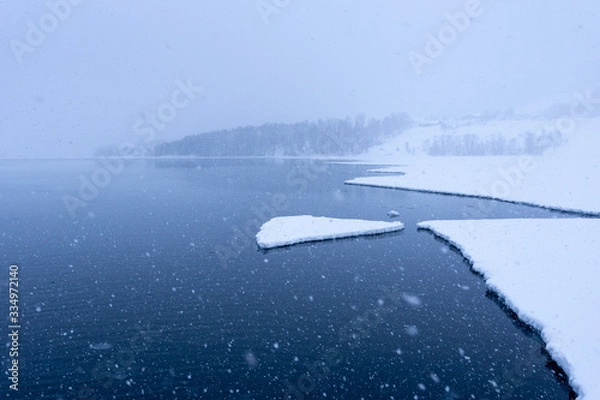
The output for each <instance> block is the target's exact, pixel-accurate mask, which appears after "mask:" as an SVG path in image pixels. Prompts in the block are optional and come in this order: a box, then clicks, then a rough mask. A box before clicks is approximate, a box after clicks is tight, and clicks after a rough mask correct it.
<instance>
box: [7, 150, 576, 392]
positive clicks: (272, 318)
mask: <svg viewBox="0 0 600 400" xmlns="http://www.w3.org/2000/svg"><path fill="white" fill-rule="evenodd" d="M103 168H105V167H104V166H102V164H100V163H98V162H94V161H72V162H35V163H33V162H2V163H1V164H0V176H2V180H1V181H0V182H1V183H0V206H1V207H0V210H1V211H0V227H1V228H0V236H1V241H0V246H1V249H2V252H3V254H4V257H3V258H4V260H5V262H4V263H5V264H6V265H7V266H8V265H9V264H10V263H12V262H16V263H18V264H19V265H20V280H21V306H22V326H23V329H22V334H23V337H22V344H23V347H22V354H21V359H22V369H21V371H20V379H21V381H20V383H21V384H20V395H21V398H28V399H40V398H46V397H47V398H65V399H84V398H98V399H101V398H102V399H103V398H112V397H113V396H114V397H115V398H141V397H143V396H146V397H150V398H152V397H153V398H179V399H187V398H206V399H212V398H219V399H228V398H231V399H233V398H236V399H237V398H246V399H266V398H285V397H284V396H287V397H288V398H301V397H300V396H304V398H317V397H322V396H324V395H326V396H327V397H328V398H361V397H364V398H367V399H369V398H373V399H374V398H390V399H391V398H395V399H408V398H410V399H413V398H418V399H435V400H440V399H469V398H472V397H471V396H474V397H475V398H488V399H533V398H535V399H537V398H551V399H565V400H566V399H569V398H571V397H573V393H572V392H570V388H569V387H568V385H567V383H566V378H565V377H564V376H561V371H560V370H558V369H557V368H555V365H554V364H553V363H552V362H551V360H550V359H549V357H548V355H547V353H546V352H545V350H544V343H543V342H542V341H541V339H540V337H539V336H538V334H537V333H536V332H535V331H533V330H532V329H531V328H530V327H528V326H526V325H524V324H522V323H521V322H519V321H518V320H517V319H516V318H514V315H513V314H512V313H511V312H510V311H509V310H508V309H507V308H506V307H505V305H503V304H502V303H501V302H500V301H499V300H498V299H497V298H496V296H494V295H493V294H492V293H490V292H489V291H488V290H487V289H486V285H485V283H484V281H483V279H482V278H481V276H479V275H477V274H475V273H473V272H472V271H471V270H470V266H469V264H468V262H467V261H466V260H465V259H464V258H463V257H462V256H461V255H460V254H459V253H458V252H456V251H454V250H452V249H451V248H450V247H449V246H448V245H447V244H445V243H444V242H442V241H440V240H436V239H435V238H434V237H432V235H430V234H428V233H427V232H419V231H418V230H417V227H416V224H417V222H419V221H424V220H436V219H462V218H465V216H466V215H468V216H469V218H471V219H473V218H521V217H527V218H529V217H536V218H552V217H557V218H561V217H564V216H568V217H571V215H565V214H561V213H557V212H552V211H549V210H542V209H536V208H532V207H527V206H522V205H516V204H507V203H502V202H496V201H490V200H483V199H476V198H455V197H450V196H441V195H435V194H427V193H418V192H404V191H390V190H385V189H374V188H366V187H360V186H349V185H344V181H345V180H348V179H351V178H353V177H355V176H359V175H362V174H364V173H365V171H366V167H364V166H362V167H361V166H349V165H345V166H344V165H327V164H324V163H322V162H308V161H306V162H303V161H285V162H282V161H279V162H274V161H261V160H253V161H251V160H197V161H192V160H187V161H166V160H163V161H138V162H130V163H128V164H127V165H126V166H125V168H124V170H123V171H122V172H120V173H117V175H111V178H110V180H109V181H107V184H106V185H105V186H104V187H99V188H97V189H98V190H97V193H95V195H93V194H94V192H93V191H92V192H87V195H89V196H88V197H87V198H86V200H84V202H85V204H86V206H85V207H80V208H77V209H76V210H75V211H74V214H75V217H74V218H72V217H71V216H70V213H69V212H68V210H67V208H66V207H65V204H64V203H63V196H64V195H65V194H68V195H72V196H73V197H75V198H80V195H79V190H80V186H81V182H82V180H81V177H82V176H83V178H84V179H83V181H85V180H86V179H90V180H91V179H92V177H94V176H95V177H96V178H98V177H99V176H100V175H101V172H97V171H99V170H101V169H103ZM84 194H86V192H84ZM389 210H396V211H398V213H399V214H400V215H399V220H400V221H402V222H403V223H404V225H405V229H404V230H403V231H401V232H398V233H391V234H386V235H384V236H378V237H377V238H374V239H370V238H360V239H356V238H349V239H343V240H336V241H330V242H323V243H318V244H310V243H307V244H302V245H298V246H293V247H287V248H282V249H275V250H271V251H268V252H263V251H260V250H259V249H258V247H257V245H256V242H255V238H254V234H256V232H258V229H259V227H260V226H261V225H262V224H263V223H264V222H266V221H268V220H269V219H270V218H273V217H275V216H280V215H306V214H310V215H327V216H331V217H335V218H360V219H366V220H388V217H387V213H388V212H389ZM72 211H73V210H72ZM1 279H2V280H3V281H4V280H7V279H8V271H7V270H6V277H5V278H1ZM7 360H8V358H7V355H3V356H2V362H3V364H4V365H3V367H4V368H6V362H7ZM415 396H418V397H415Z"/></svg>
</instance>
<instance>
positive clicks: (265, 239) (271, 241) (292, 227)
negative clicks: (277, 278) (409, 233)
mask: <svg viewBox="0 0 600 400" xmlns="http://www.w3.org/2000/svg"><path fill="white" fill-rule="evenodd" d="M403 228H404V225H402V223H401V222H385V221H367V220H360V219H339V218H326V217H313V216H311V215H297V216H290V217H276V218H273V219H271V220H270V221H267V222H265V223H264V224H263V225H262V226H261V228H260V231H259V232H258V233H257V234H256V242H257V243H258V246H259V247H260V248H262V249H271V248H275V247H282V246H289V245H293V244H298V243H305V242H314V241H319V240H327V239H340V238H347V237H353V236H364V235H375V234H379V233H387V232H394V231H399V230H401V229H403Z"/></svg>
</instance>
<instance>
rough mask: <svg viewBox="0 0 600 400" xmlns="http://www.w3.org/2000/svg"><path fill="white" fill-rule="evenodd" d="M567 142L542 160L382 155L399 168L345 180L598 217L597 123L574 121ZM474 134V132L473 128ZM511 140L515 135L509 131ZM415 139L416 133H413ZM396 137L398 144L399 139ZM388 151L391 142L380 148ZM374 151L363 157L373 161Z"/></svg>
mask: <svg viewBox="0 0 600 400" xmlns="http://www.w3.org/2000/svg"><path fill="white" fill-rule="evenodd" d="M577 124H578V127H577V129H576V130H574V131H573V132H571V133H570V134H569V135H568V136H567V137H566V138H565V140H566V143H564V144H563V145H561V146H560V147H558V148H556V149H552V150H550V151H547V152H546V153H545V154H544V155H541V156H480V157H472V156H458V157H456V156H454V157H446V156H444V157H432V156H424V155H421V156H410V155H406V154H404V155H402V156H391V155H390V154H391V153H390V152H387V153H386V154H388V156H383V154H384V153H385V152H384V151H383V150H381V149H380V150H381V151H382V154H381V157H379V159H380V160H381V162H382V163H385V164H387V165H389V163H390V161H391V160H392V159H396V160H397V162H398V164H400V163H402V164H408V165H406V166H402V167H391V168H385V169H380V170H378V171H377V172H388V173H393V172H397V173H403V174H404V175H401V176H390V175H382V174H377V175H378V176H370V177H362V178H356V179H352V180H349V181H347V182H346V183H348V184H353V185H366V186H375V187H386V188H395V189H406V190H417V191H425V192H435V193H446V194H458V195H466V196H476V197H485V198H493V199H498V200H504V201H510V202H516V203H526V204H532V205H537V206H542V207H547V208H552V209H559V210H566V211H575V212H583V213H586V214H600V162H598V156H597V154H598V153H599V152H600V134H599V133H600V119H598V118H590V119H582V120H580V121H577ZM472 129H474V128H472ZM507 134H508V135H509V136H510V135H514V132H512V133H511V132H507ZM413 135H414V133H413ZM401 137H402V135H401V136H399V138H398V139H397V140H401V139H400V138H401ZM382 146H384V147H386V146H387V147H392V146H393V143H388V144H386V145H382ZM374 151H375V150H373V151H371V152H369V153H367V154H365V155H364V161H368V160H373V158H372V156H373V154H374Z"/></svg>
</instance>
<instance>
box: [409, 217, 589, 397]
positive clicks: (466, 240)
mask: <svg viewBox="0 0 600 400" xmlns="http://www.w3.org/2000/svg"><path fill="white" fill-rule="evenodd" d="M418 226H419V227H420V228H425V229H429V230H431V231H433V232H434V233H435V234H436V235H437V236H439V237H441V238H444V239H445V240H447V241H449V242H450V243H452V244H453V245H455V246H456V247H457V248H459V249H460V250H461V251H462V253H463V255H464V256H465V257H467V258H468V259H469V260H470V261H471V262H472V263H473V269H474V270H476V271H478V272H480V273H481V274H483V275H484V277H485V280H486V283H487V285H488V286H489V287H490V288H492V289H493V290H494V291H496V292H498V293H499V294H500V295H501V296H502V297H503V298H504V300H505V301H506V303H507V305H508V306H509V307H510V308H511V309H513V310H514V311H515V312H516V313H517V315H518V316H519V318H521V319H522V320H523V321H526V322H527V323H529V324H531V325H532V326H534V327H536V328H537V329H539V330H540V331H541V334H542V337H543V339H544V341H545V342H546V349H547V350H548V352H549V353H550V355H551V356H552V358H553V359H554V360H555V361H556V362H557V363H558V364H559V365H560V366H561V367H562V368H563V369H564V370H565V372H566V373H567V374H568V375H569V377H570V383H571V385H572V387H573V388H574V390H575V391H576V392H577V393H578V394H579V399H580V400H583V399H587V400H592V399H600V379H598V377H599V376H600V336H599V335H598V333H597V330H598V327H599V326H600V313H598V311H597V310H598V305H599V304H600V291H599V290H598V282H600V269H599V268H598V260H599V259H600V220H598V219H584V218H573V219H505V220H465V221H427V222H421V223H419V224H418Z"/></svg>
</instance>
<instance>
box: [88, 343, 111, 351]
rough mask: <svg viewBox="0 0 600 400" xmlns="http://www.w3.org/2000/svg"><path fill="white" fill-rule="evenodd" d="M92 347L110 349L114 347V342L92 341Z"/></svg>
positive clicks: (100, 349) (93, 348)
mask: <svg viewBox="0 0 600 400" xmlns="http://www.w3.org/2000/svg"><path fill="white" fill-rule="evenodd" d="M90 349H92V350H98V351H102V350H110V349H112V344H110V343H107V342H100V343H90Z"/></svg>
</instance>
